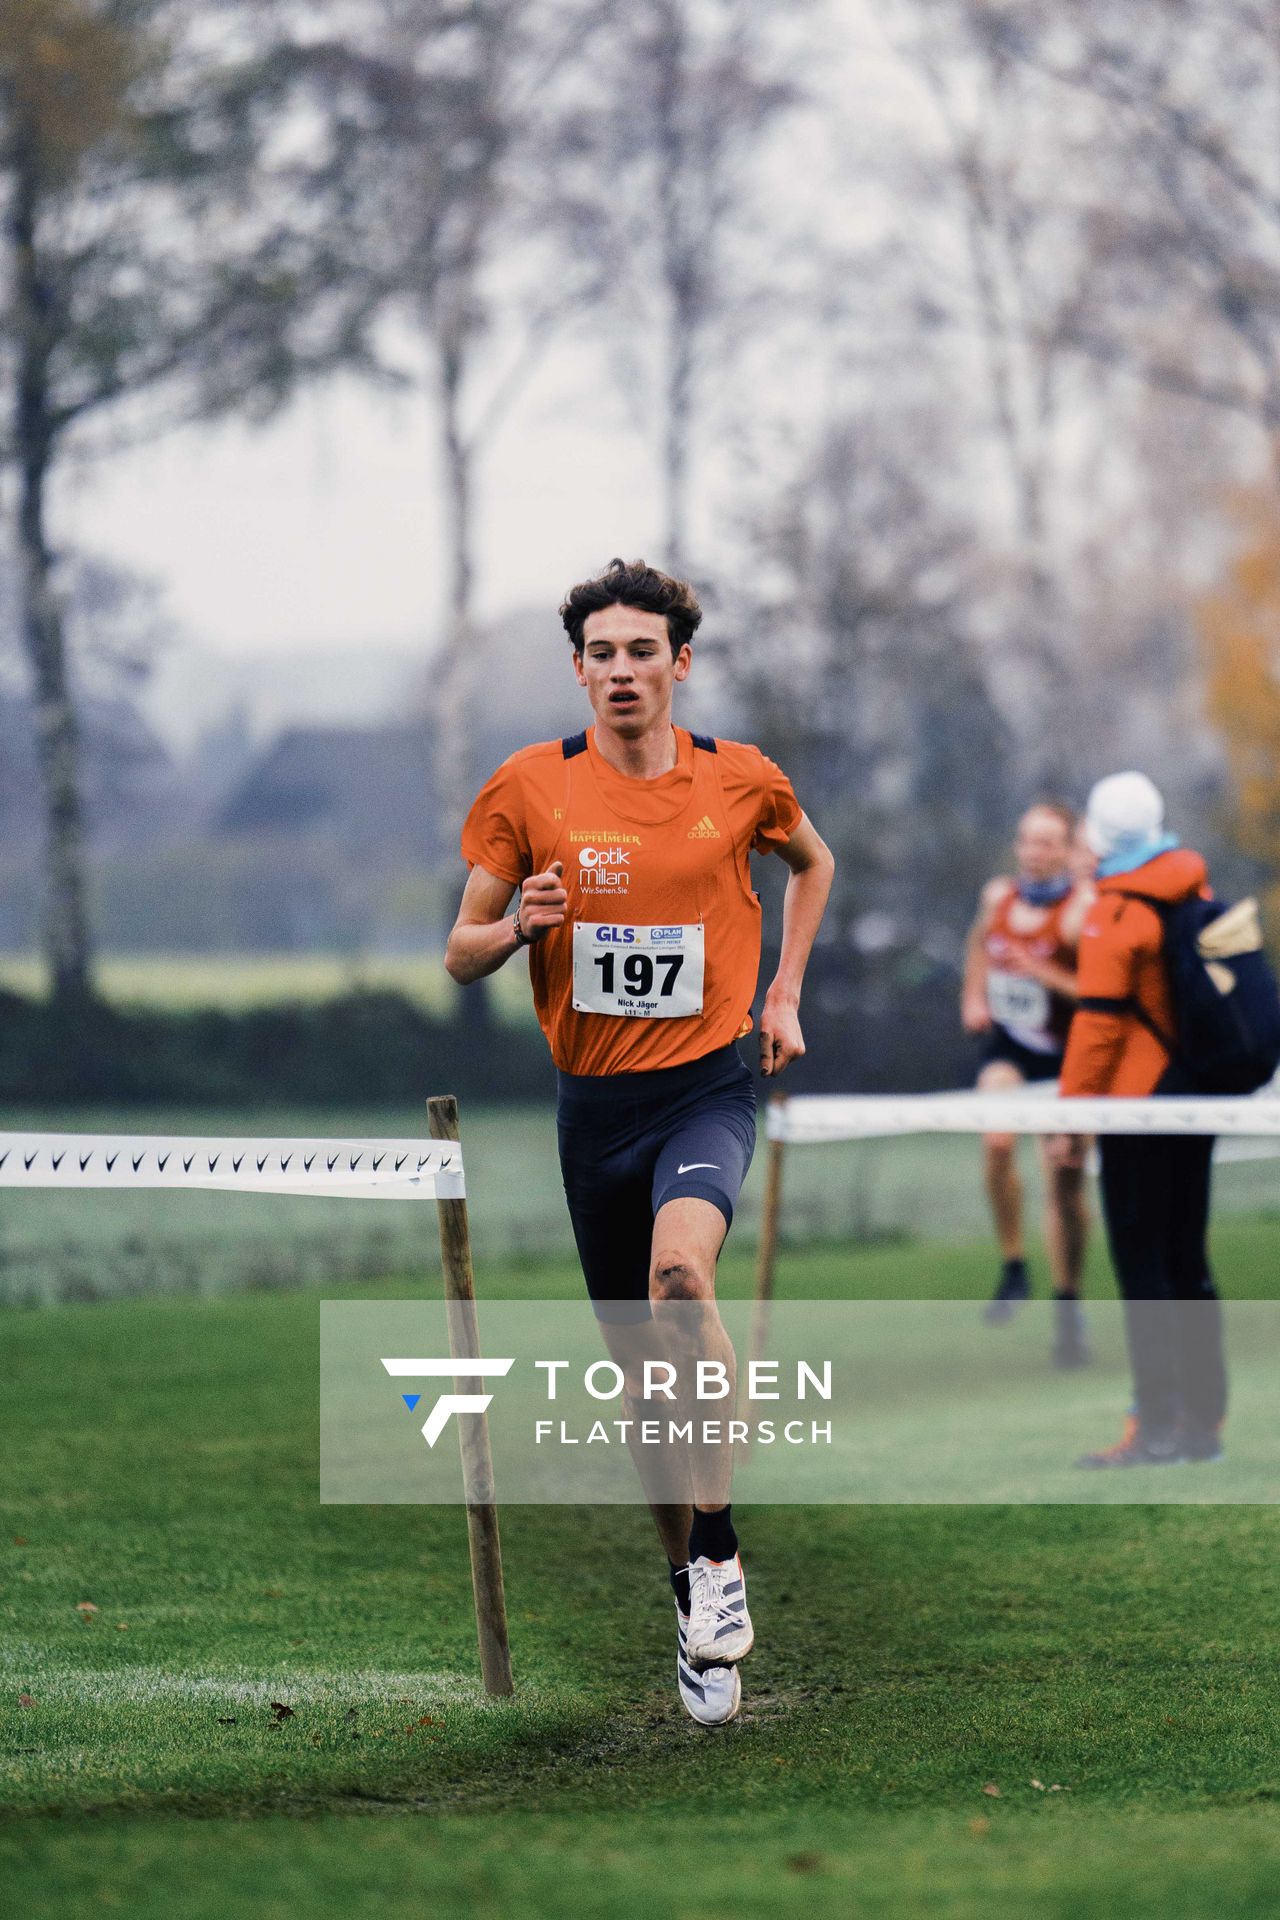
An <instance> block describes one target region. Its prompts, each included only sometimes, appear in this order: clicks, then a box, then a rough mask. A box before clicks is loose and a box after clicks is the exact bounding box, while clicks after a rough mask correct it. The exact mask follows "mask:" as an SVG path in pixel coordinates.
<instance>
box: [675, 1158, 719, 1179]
mask: <svg viewBox="0 0 1280 1920" xmlns="http://www.w3.org/2000/svg"><path fill="white" fill-rule="evenodd" d="M695 1167H707V1168H709V1169H710V1171H711V1172H712V1173H719V1172H720V1171H721V1168H720V1166H719V1164H718V1162H716V1161H715V1160H691V1161H690V1162H689V1164H688V1166H687V1167H677V1168H676V1177H677V1179H678V1178H679V1176H680V1175H681V1174H682V1173H692V1172H693V1170H694V1168H695Z"/></svg>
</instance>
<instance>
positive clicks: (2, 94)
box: [0, 0, 342, 1006]
mask: <svg viewBox="0 0 1280 1920" xmlns="http://www.w3.org/2000/svg"><path fill="white" fill-rule="evenodd" d="M220 7H221V15H222V18H223V24H224V27H226V28H227V30H228V32H229V33H230V44H231V45H232V46H234V47H235V48H236V57H235V59H234V60H231V59H229V58H228V56H227V55H226V54H225V53H223V52H214V51H211V50H210V48H209V44H208V37H207V36H205V37H204V39H203V40H202V38H201V35H200V33H198V32H197V31H196V29H197V28H201V29H202V28H204V27H205V26H207V24H208V21H207V9H204V10H201V9H199V8H198V7H195V6H194V5H193V0H13V4H11V5H9V6H8V7H6V9H5V10H4V13H3V15H0V216H2V220H3V225H2V227H0V234H2V241H0V244H2V247H3V253H2V255H0V273H2V274H3V281H4V288H5V299H4V302H3V306H2V307H0V393H3V396H4V400H5V403H6V413H7V421H6V423H5V427H4V429H3V430H2V431H0V461H2V462H3V464H4V465H5V466H6V467H7V468H8V469H9V471H10V472H11V473H12V475H13V476H14V479H15V483H16V494H17V501H16V509H17V510H16V522H17V551H18V575H19V598H20V609H21V614H20V619H21V629H22V635H23V642H24V647H25V651H26V655H27V659H28V662H29V667H30V672H31V677H32V685H33V696H34V713H35V725H36V745H37V757H38V764H39V771H40V781H41V791H42V798H43V808H44V816H45V824H46V870H47V886H46V897H47V910H46V929H45V941H46V948H47V955H48V965H49V975H50V985H51V991H52V994H53V995H54V997H55V998H56V999H57V1000H59V1001H60V1002H62V1003H64V1004H66V1005H68V1006H74V1005H75V1004H76V1003H78V1002H81V1001H83V1000H84V999H86V998H87V997H89V996H90V995H91V993H92V942H91V938H90V927H89V913H88V908H87V904H86V878H85V838H86V818H85V806H84V799H83V793H82V780H81V772H80V727H79V722H78V717H77V712H76V705H75V697H74V690H73V685H72V679H71V676H70V673H69V670H68V646H67V633H66V625H65V621H64V616H63V607H62V593H61V591H60V586H59V580H58V553H57V549H56V545H55V542H54V540H53V537H52V535H51V532H50V526H49V495H50V487H51V482H52V480H53V478H54V476H55V474H56V470H57V465H58V461H59V459H60V458H61V457H62V455H63V453H64V452H65V450H66V448H67V446H68V444H69V443H70V442H71V441H72V440H73V439H75V440H76V441H78V442H79V443H80V444H81V445H83V444H84V436H85V433H86V430H87V429H89V428H90V427H92V426H93V425H94V424H95V423H96V422H98V421H99V420H100V419H101V418H103V417H104V416H108V415H111V414H116V415H118V414H119V413H121V411H123V410H127V409H128V408H129V407H133V408H134V409H136V408H137V406H138V404H139V402H140V401H141V400H142V399H143V398H144V397H145V396H148V395H157V396H158V395H164V396H167V397H166V398H165V400H164V403H163V404H164V406H165V408H166V409H168V415H169V418H178V417H190V416H191V415H193V414H195V413H198V412H202V411H214V410H218V409H221V408H224V407H227V406H231V405H238V404H243V403H244V402H245V401H246V398H247V397H248V396H250V395H254V396H256V398H257V403H258V404H259V405H262V404H265V403H269V401H270V400H271V399H273V398H278V397H279V396H280V395H281V393H282V392H283V391H284V390H286V389H287V388H288V387H289V386H290V385H291V383H292V381H293V379H294V378H296V377H297V375H298V373H299V371H300V369H301V367H302V366H303V365H304V364H305V363H306V362H307V361H308V360H311V359H314V360H315V362H316V363H317V364H318V363H319V362H321V361H325V362H328V361H329V360H331V359H332V358H333V357H334V353H333V348H332V343H330V345H329V346H328V347H326V348H324V349H321V348H320V346H319V341H320V339H321V337H322V335H323V333H324V328H323V327H319V326H316V325H314V324H313V323H314V321H315V306H314V302H313V300H312V298H311V296H312V292H313V288H312V286H311V285H309V284H308V283H307V282H306V281H305V280H304V279H303V278H302V277H300V276H299V275H298V274H297V273H296V272H295V271H293V263H291V262H290V260H289V259H288V258H287V257H286V255H285V254H284V252H283V251H282V250H281V248H280V247H279V246H278V244H277V235H276V233H275V232H274V231H273V229H272V221H271V217H270V215H269V213H267V212H265V211H264V209H263V207H261V206H259V205H258V204H257V201H256V198H255V195H254V193H253V192H252V191H251V190H250V182H252V183H254V185H255V186H257V187H261V186H262V180H261V177H260V176H259V175H258V173H257V170H256V163H257V161H258V158H259V157H260V150H259V147H258V146H257V145H255V141H254V139H253V137H252V125H251V116H250V115H249V114H248V113H247V112H246V102H247V101H248V100H249V99H250V98H251V97H252V96H253V94H254V91H255V89H256V88H257V87H258V86H259V84H260V80H261V69H260V65H259V55H260V49H259V47H258V46H257V45H256V44H255V38H256V35H257V34H258V32H259V30H260V29H261V28H262V27H263V26H264V25H269V22H270V18H271V15H272V11H273V10H272V7H271V5H270V4H268V5H265V6H262V7H259V8H257V9H248V10H245V11H243V12H241V10H240V9H238V8H237V6H236V4H235V0H220ZM233 14H238V15H239V20H238V23H237V22H234V21H233V20H232V15H233ZM197 15H199V17H198V18H197ZM237 24H238V25H239V27H240V28H242V29H243V31H242V32H241V33H240V35H239V38H238V39H237V36H236V33H235V32H234V31H232V28H233V27H234V26H235V25H237ZM268 198H269V197H268ZM304 308H305V309H306V310H307V311H306V320H305V323H304V322H303V320H302V316H303V309H304ZM304 333H307V334H308V335H309V336H310V337H308V338H305V339H304V338H303V334H304ZM339 344H340V345H341V344H342V343H341V341H340V343H339ZM179 387H180V388H181V390H182V393H181V398H180V399H179V398H178V397H177V396H176V390H177V389H178V388H179ZM158 421H159V416H158V415H157V416H156V418H155V419H153V420H152V422H151V426H152V427H154V426H155V425H156V424H158ZM134 426H135V430H142V429H141V426H140V423H139V421H138V420H137V419H136V418H135V421H134Z"/></svg>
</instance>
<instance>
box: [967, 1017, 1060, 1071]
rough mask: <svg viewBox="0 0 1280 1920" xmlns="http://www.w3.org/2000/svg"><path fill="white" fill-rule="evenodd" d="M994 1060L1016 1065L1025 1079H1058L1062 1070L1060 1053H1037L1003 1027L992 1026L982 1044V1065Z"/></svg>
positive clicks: (1012, 1065)
mask: <svg viewBox="0 0 1280 1920" xmlns="http://www.w3.org/2000/svg"><path fill="white" fill-rule="evenodd" d="M992 1060H1004V1061H1006V1062H1007V1064H1008V1065H1009V1066H1011V1067H1016V1068H1017V1069H1018V1072H1019V1073H1020V1074H1021V1075H1022V1077H1023V1079H1024V1080H1030V1081H1036V1080H1056V1079H1057V1078H1058V1075H1059V1074H1060V1073H1061V1072H1062V1055H1061V1054H1060V1053H1037V1052H1036V1050H1035V1048H1034V1047H1024V1046H1023V1044H1022V1042H1021V1041H1020V1040H1015V1039H1014V1037H1013V1035H1012V1034H1011V1033H1006V1031H1005V1029H1004V1028H1003V1027H992V1029H991V1031H990V1033H988V1034H987V1036H986V1038H985V1040H984V1041H983V1045H982V1065H983V1066H984V1067H985V1066H987V1065H988V1064H989V1063H990V1062H991V1061H992Z"/></svg>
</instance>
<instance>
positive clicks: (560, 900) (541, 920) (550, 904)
mask: <svg viewBox="0 0 1280 1920" xmlns="http://www.w3.org/2000/svg"><path fill="white" fill-rule="evenodd" d="M563 875H564V868H563V866H562V865H561V863H560V861H559V860H553V861H552V862H551V865H550V866H549V867H548V868H547V871H546V872H545V873H531V874H530V875H529V878H528V879H527V880H524V881H522V882H521V884H520V929H521V932H522V933H523V934H524V936H525V938H526V940H528V941H529V942H530V943H532V942H533V941H535V940H541V939H542V937H543V935H544V934H548V933H550V932H551V929H552V928H553V927H562V926H563V925H564V920H565V914H566V912H567V910H568V906H569V895H568V893H567V892H566V890H565V885H564V878H563Z"/></svg>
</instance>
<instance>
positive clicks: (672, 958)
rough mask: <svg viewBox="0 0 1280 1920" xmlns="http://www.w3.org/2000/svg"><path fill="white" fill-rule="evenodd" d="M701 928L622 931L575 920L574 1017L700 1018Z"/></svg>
mask: <svg viewBox="0 0 1280 1920" xmlns="http://www.w3.org/2000/svg"><path fill="white" fill-rule="evenodd" d="M704 955H705V944H704V932H703V928H702V926H701V924H698V925H696V926H692V927H626V926H613V925H601V924H598V923H596V922H590V921H586V922H584V921H581V920H577V921H575V922H574V928H573V1004H574V1009H575V1011H576V1012H578V1013H608V1014H622V1015H623V1016H624V1017H629V1018H631V1019H633V1020H636V1019H638V1020H682V1019H685V1018H686V1017H687V1016H688V1015H689V1014H691V1013H701V1012H702V974H703V960H704Z"/></svg>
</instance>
